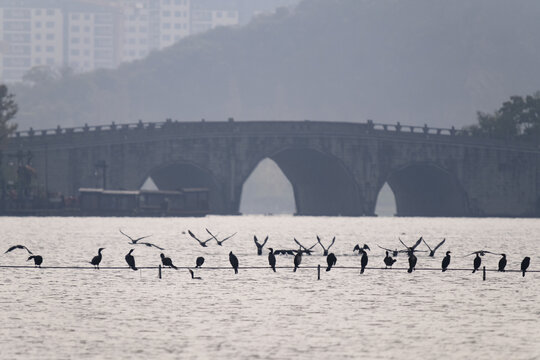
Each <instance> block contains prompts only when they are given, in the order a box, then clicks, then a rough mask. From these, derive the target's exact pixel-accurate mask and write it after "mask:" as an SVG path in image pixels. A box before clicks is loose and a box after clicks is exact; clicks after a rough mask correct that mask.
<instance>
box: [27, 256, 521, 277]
mask: <svg viewBox="0 0 540 360" xmlns="http://www.w3.org/2000/svg"><path fill="white" fill-rule="evenodd" d="M32 259H34V265H35V266H38V267H41V263H42V262H43V258H42V257H41V256H39V255H31V256H30V257H29V258H28V260H26V261H30V260H32ZM524 273H525V272H524ZM524 276H525V275H524Z"/></svg>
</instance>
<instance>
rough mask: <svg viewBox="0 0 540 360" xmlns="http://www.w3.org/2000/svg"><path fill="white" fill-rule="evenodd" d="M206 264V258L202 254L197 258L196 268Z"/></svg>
mask: <svg viewBox="0 0 540 360" xmlns="http://www.w3.org/2000/svg"><path fill="white" fill-rule="evenodd" d="M203 264H204V258H203V257H202V256H199V257H198V258H197V260H195V265H196V266H195V268H200V267H201V266H202V265H203Z"/></svg>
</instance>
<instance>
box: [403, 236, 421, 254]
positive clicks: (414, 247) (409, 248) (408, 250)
mask: <svg viewBox="0 0 540 360" xmlns="http://www.w3.org/2000/svg"><path fill="white" fill-rule="evenodd" d="M398 239H399V242H400V243H401V244H403V246H405V247H406V248H407V253H409V252H411V251H413V252H414V251H417V252H425V251H421V250H416V248H417V247H418V245H420V244H421V243H422V240H424V238H422V237H420V239H418V240H416V243H414V245H413V246H407V245H406V244H405V243H404V242H403V241H402V240H401V239H400V238H398Z"/></svg>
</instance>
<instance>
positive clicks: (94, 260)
mask: <svg viewBox="0 0 540 360" xmlns="http://www.w3.org/2000/svg"><path fill="white" fill-rule="evenodd" d="M103 250H105V248H99V249H98V254H97V255H96V256H94V257H93V258H92V261H90V264H92V265H94V266H95V267H96V268H97V269H99V263H100V262H101V257H102V256H101V252H102V251H103Z"/></svg>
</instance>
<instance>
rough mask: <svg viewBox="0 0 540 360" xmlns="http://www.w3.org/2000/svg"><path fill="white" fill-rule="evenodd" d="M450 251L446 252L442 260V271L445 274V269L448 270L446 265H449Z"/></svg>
mask: <svg viewBox="0 0 540 360" xmlns="http://www.w3.org/2000/svg"><path fill="white" fill-rule="evenodd" d="M450 253H451V252H450V251H447V252H446V256H445V257H444V258H443V259H442V271H443V272H445V271H446V269H448V265H450V259H451V256H450Z"/></svg>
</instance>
